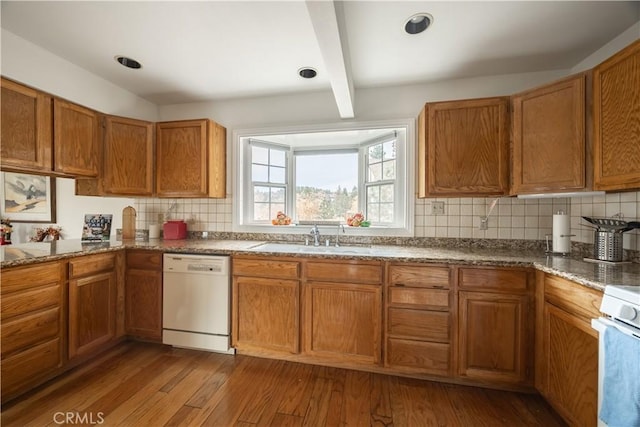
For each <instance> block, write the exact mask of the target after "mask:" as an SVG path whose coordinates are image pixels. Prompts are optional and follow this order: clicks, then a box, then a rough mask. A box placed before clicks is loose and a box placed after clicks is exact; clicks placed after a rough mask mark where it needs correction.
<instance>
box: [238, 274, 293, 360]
mask: <svg viewBox="0 0 640 427" xmlns="http://www.w3.org/2000/svg"><path fill="white" fill-rule="evenodd" d="M233 301H234V302H233V313H234V316H233V330H232V337H233V339H232V344H233V346H234V347H236V348H237V349H238V350H267V351H276V352H284V353H293V354H295V353H298V352H299V351H300V345H299V336H300V324H299V311H300V282H298V281H297V280H286V279H273V278H260V277H236V278H234V280H233Z"/></svg>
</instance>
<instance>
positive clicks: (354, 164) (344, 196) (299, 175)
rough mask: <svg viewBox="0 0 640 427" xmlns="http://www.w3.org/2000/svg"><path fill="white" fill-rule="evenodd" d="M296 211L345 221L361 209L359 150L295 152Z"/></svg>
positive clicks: (302, 215) (300, 214) (300, 216)
mask: <svg viewBox="0 0 640 427" xmlns="http://www.w3.org/2000/svg"><path fill="white" fill-rule="evenodd" d="M295 159H296V214H297V217H298V220H302V221H315V220H324V221H345V219H346V216H347V214H350V213H351V214H352V213H355V212H356V211H357V209H358V153H357V152H353V153H331V154H313V155H296V157H295Z"/></svg>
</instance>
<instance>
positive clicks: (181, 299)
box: [162, 254, 235, 354]
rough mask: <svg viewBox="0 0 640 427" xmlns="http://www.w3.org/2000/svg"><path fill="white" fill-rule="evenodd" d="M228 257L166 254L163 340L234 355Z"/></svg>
mask: <svg viewBox="0 0 640 427" xmlns="http://www.w3.org/2000/svg"><path fill="white" fill-rule="evenodd" d="M229 265H230V261H229V257H228V256H211V255H182V254H164V268H163V270H164V273H163V295H162V309H163V310H162V342H163V343H164V344H169V345H173V346H176V347H186V348H194V349H199V350H208V351H216V352H220V353H228V354H234V353H235V350H234V349H233V348H231V347H230V315H229V306H230V299H229V296H230V294H231V292H230V279H229V270H230V268H229Z"/></svg>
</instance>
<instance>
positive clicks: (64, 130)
mask: <svg viewBox="0 0 640 427" xmlns="http://www.w3.org/2000/svg"><path fill="white" fill-rule="evenodd" d="M53 123H54V132H53V135H54V141H53V146H54V150H55V155H54V160H55V168H54V169H55V171H56V172H61V173H64V174H69V175H73V176H80V177H83V176H84V177H96V176H98V160H99V154H100V145H99V141H98V115H97V113H96V112H95V111H92V110H89V109H88V108H84V107H81V106H79V105H76V104H72V103H70V102H66V101H62V100H59V99H56V100H54V103H53Z"/></svg>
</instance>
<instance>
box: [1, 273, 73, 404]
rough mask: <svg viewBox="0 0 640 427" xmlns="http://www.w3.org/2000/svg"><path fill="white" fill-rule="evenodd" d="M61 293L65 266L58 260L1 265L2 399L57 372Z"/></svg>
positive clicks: (62, 335)
mask: <svg viewBox="0 0 640 427" xmlns="http://www.w3.org/2000/svg"><path fill="white" fill-rule="evenodd" d="M27 278H28V280H27ZM65 295H66V283H65V275H64V268H63V266H62V264H60V263H58V262H50V263H43V264H37V265H34V266H25V267H15V268H9V269H3V270H2V287H1V297H2V298H1V305H2V330H1V338H2V341H1V342H2V346H1V348H2V362H1V371H2V372H1V373H2V402H6V401H7V400H9V399H12V398H13V397H15V396H17V395H19V394H22V393H24V392H25V391H27V390H29V389H31V388H32V387H35V386H37V385H39V384H41V383H43V382H44V381H46V380H48V379H50V378H52V377H53V376H55V375H57V374H58V373H59V372H60V371H61V369H62V367H63V365H64V363H65V360H66V351H65V350H66V348H65V345H66V332H67V330H66V321H65V316H66V304H65Z"/></svg>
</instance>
